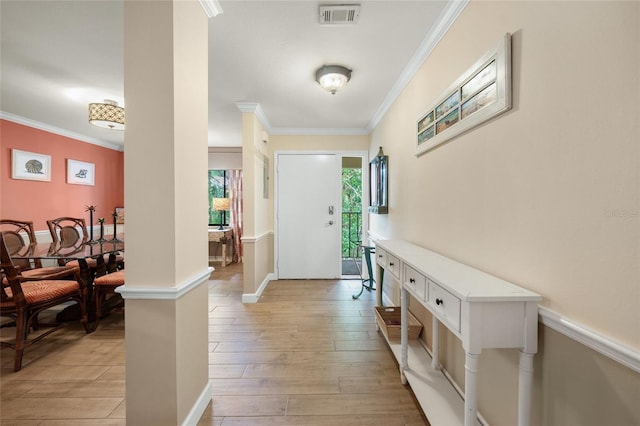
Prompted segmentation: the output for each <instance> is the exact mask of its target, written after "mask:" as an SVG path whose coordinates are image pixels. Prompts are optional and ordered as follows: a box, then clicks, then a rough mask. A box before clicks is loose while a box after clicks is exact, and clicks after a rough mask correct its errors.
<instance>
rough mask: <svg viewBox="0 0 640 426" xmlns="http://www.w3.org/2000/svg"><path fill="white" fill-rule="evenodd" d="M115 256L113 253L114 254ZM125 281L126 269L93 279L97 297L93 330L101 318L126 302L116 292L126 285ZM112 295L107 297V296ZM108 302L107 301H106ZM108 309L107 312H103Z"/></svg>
mask: <svg viewBox="0 0 640 426" xmlns="http://www.w3.org/2000/svg"><path fill="white" fill-rule="evenodd" d="M112 256H113V255H112ZM124 283H125V270H124V269H121V270H117V271H115V272H111V273H108V274H105V275H102V276H100V277H97V278H96V279H95V280H93V294H94V297H95V309H96V311H95V317H96V318H95V321H94V323H93V327H92V330H95V329H96V328H97V327H98V322H100V318H101V317H102V316H104V315H106V313H108V311H110V310H112V309H113V308H115V307H120V306H122V304H123V303H124V300H123V299H122V297H121V296H120V295H119V294H117V293H116V292H115V290H116V288H118V287H120V286H121V285H124ZM110 294H111V295H113V296H111V297H110V298H109V299H107V296H109V295H110ZM105 302H107V303H105ZM107 305H108V307H109V308H108V309H105V306H107ZM103 311H107V312H103Z"/></svg>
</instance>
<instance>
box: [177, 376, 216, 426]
mask: <svg viewBox="0 0 640 426" xmlns="http://www.w3.org/2000/svg"><path fill="white" fill-rule="evenodd" d="M212 394H213V388H212V387H211V382H210V381H207V385H206V386H205V387H204V389H203V390H202V393H200V396H199V397H198V399H197V400H196V403H195V404H193V407H191V411H189V414H187V417H186V418H185V419H184V422H182V426H195V425H197V424H198V422H199V421H200V417H202V414H203V413H204V410H206V409H207V405H209V402H210V401H211V397H212Z"/></svg>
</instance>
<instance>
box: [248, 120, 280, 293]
mask: <svg viewBox="0 0 640 426" xmlns="http://www.w3.org/2000/svg"><path fill="white" fill-rule="evenodd" d="M263 132H264V127H263V125H262V123H260V120H258V118H257V117H256V115H255V114H254V113H252V112H243V113H242V173H243V189H244V196H243V209H244V214H243V228H244V236H243V250H244V258H243V271H244V294H254V293H256V291H257V290H258V288H259V287H260V285H261V284H262V283H263V282H264V281H265V279H267V277H268V275H269V274H270V273H272V272H273V243H271V244H268V241H273V149H272V147H271V143H265V142H263V141H262V134H263ZM265 167H267V170H268V178H267V180H266V182H265V178H264V168H265ZM265 184H266V185H267V190H268V198H265V197H264V185H265ZM269 259H271V261H270V263H269Z"/></svg>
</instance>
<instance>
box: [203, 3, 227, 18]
mask: <svg viewBox="0 0 640 426" xmlns="http://www.w3.org/2000/svg"><path fill="white" fill-rule="evenodd" d="M200 6H202V9H204V13H205V14H206V15H207V18H214V17H216V16H218V15H220V14H221V13H222V6H220V3H218V0H200Z"/></svg>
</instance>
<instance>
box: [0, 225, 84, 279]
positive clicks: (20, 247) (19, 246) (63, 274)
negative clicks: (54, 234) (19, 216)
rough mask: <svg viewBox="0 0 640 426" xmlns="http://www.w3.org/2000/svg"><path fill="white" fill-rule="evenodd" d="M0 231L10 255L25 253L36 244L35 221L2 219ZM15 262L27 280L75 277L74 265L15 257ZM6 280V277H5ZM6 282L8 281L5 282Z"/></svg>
mask: <svg viewBox="0 0 640 426" xmlns="http://www.w3.org/2000/svg"><path fill="white" fill-rule="evenodd" d="M0 233H2V235H4V240H5V244H6V246H7V250H8V252H9V256H15V255H17V254H24V253H23V252H26V251H28V250H29V246H30V245H32V244H36V243H37V241H36V233H35V231H34V228H33V222H31V221H21V220H12V219H0ZM13 264H14V266H15V267H16V268H18V273H19V274H20V275H21V276H22V279H23V280H25V281H29V280H39V279H42V277H46V278H47V279H55V278H62V279H64V278H73V277H74V273H75V271H74V266H73V265H70V266H66V265H65V266H47V267H43V266H42V261H41V260H40V259H37V258H36V259H33V260H30V259H13ZM3 280H4V278H3ZM5 284H6V283H5Z"/></svg>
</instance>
